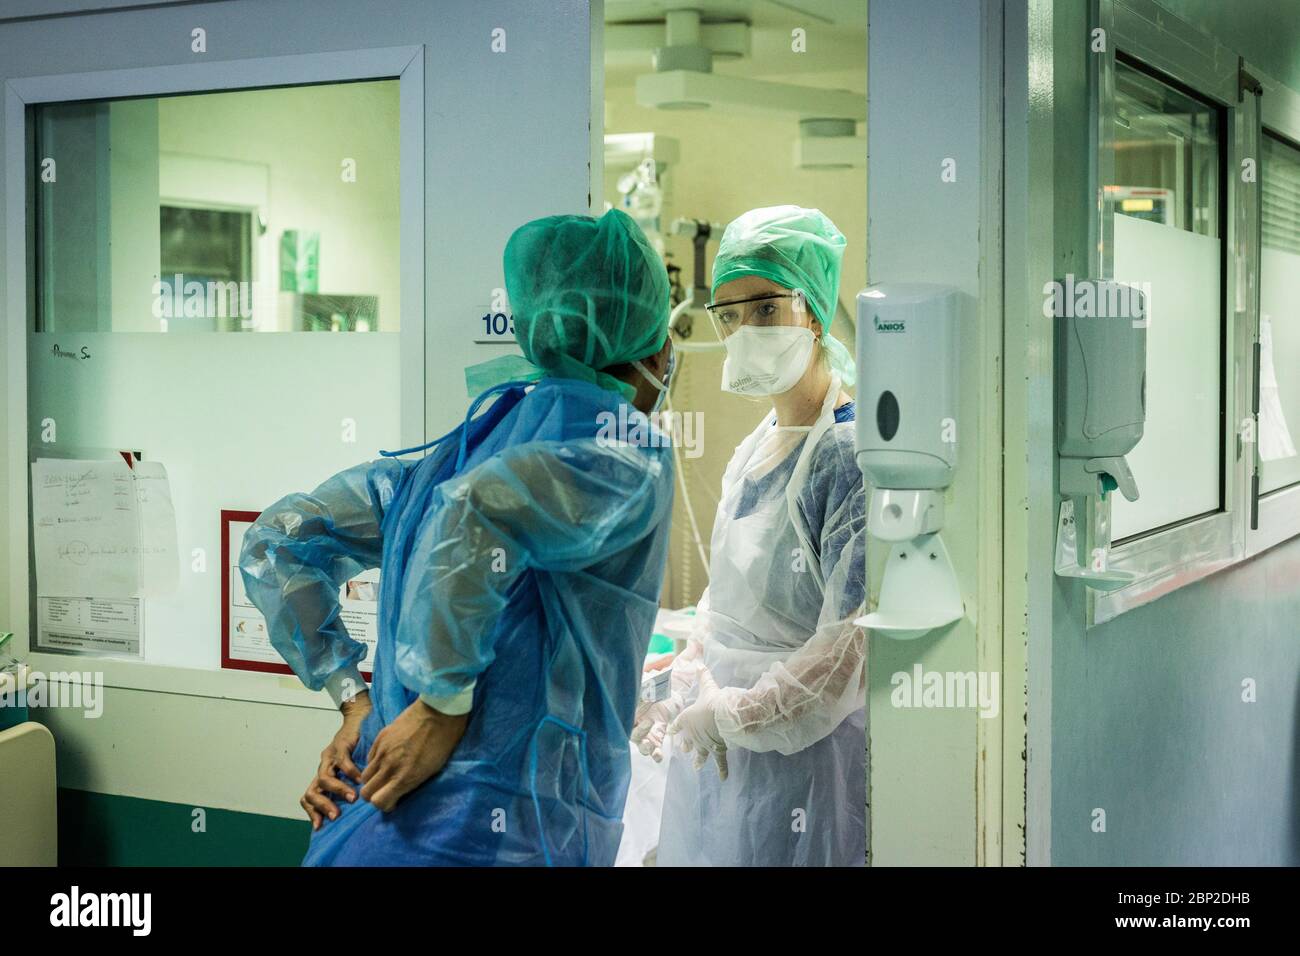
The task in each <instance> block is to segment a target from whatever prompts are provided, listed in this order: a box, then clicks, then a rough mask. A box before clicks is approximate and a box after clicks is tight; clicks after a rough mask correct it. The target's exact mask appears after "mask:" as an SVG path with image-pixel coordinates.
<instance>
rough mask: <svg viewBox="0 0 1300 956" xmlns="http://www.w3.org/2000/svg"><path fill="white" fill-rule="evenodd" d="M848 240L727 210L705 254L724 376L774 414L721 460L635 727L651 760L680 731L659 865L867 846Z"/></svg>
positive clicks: (817, 225) (836, 855) (827, 229)
mask: <svg viewBox="0 0 1300 956" xmlns="http://www.w3.org/2000/svg"><path fill="white" fill-rule="evenodd" d="M844 245H845V242H844V236H843V235H841V234H840V231H839V230H838V229H836V228H835V226H834V224H833V223H832V222H831V221H830V220H829V219H828V218H826V216H824V215H823V214H822V213H821V212H819V211H818V210H816V209H803V208H800V207H798V206H773V207H769V208H764V209H755V210H752V211H750V212H748V213H745V215H743V216H741V217H740V218H738V219H736V220H735V221H734V222H732V223H731V224H730V225H728V226H727V228H726V230H725V231H724V233H723V235H722V239H721V240H720V242H719V245H718V253H717V256H716V257H715V258H714V262H713V290H712V291H713V302H711V303H710V304H709V305H708V307H707V309H708V313H709V316H710V318H711V319H712V320H713V324H714V326H715V328H716V330H717V333H718V337H719V339H721V341H722V343H723V346H724V347H725V349H726V359H725V361H724V363H723V368H722V387H723V389H724V390H726V391H730V392H734V393H737V394H740V395H745V396H751V397H753V398H755V399H756V400H759V401H762V402H764V403H765V404H770V406H771V411H769V412H768V414H767V415H766V416H765V417H764V418H763V419H762V421H761V422H760V423H759V425H758V427H757V428H756V429H754V431H753V432H752V433H751V434H750V435H749V437H747V438H746V439H745V440H744V441H743V442H741V443H740V445H739V446H738V447H737V448H736V451H735V454H734V455H733V456H732V458H731V462H730V464H728V466H727V469H726V472H725V473H724V474H723V478H722V494H721V496H720V500H719V504H718V511H717V515H716V517H715V518H714V522H713V534H712V540H711V547H710V552H709V585H708V588H707V589H706V590H705V592H704V595H703V596H702V597H701V599H700V602H699V606H698V609H697V614H696V617H695V627H694V630H693V633H692V636H691V639H690V641H689V642H688V644H687V647H686V649H685V650H684V651H683V652H682V653H681V654H679V655H678V657H677V658H676V659H675V660H674V662H673V665H672V681H671V686H672V694H671V696H670V697H669V699H668V700H666V701H663V702H661V703H658V704H654V705H651V706H648V707H645V708H643V710H642V712H641V713H640V714H639V715H638V723H637V727H636V728H635V730H634V734H633V739H634V740H635V741H636V742H637V743H638V744H639V745H640V747H641V749H642V751H643V752H645V753H649V754H652V755H653V756H656V757H659V758H661V757H662V754H663V752H664V744H665V740H666V739H671V740H672V741H673V742H674V744H675V745H676V746H675V747H674V748H673V750H672V757H671V762H670V764H669V768H668V783H667V788H666V792H665V795H664V808H663V816H662V822H661V825H660V831H659V850H658V863H659V865H661V866H674V865H711V866H754V865H760V866H761V865H767V866H778V865H785V866H790V865H803V866H814V865H817V866H852V865H862V864H863V863H864V862H865V860H866V803H867V793H866V757H867V737H866V711H865V704H866V687H867V683H866V677H867V661H866V649H867V635H866V633H865V631H864V630H863V629H862V628H861V627H859V626H857V625H855V624H854V623H853V622H854V620H855V619H856V618H858V617H860V616H861V615H862V614H864V613H865V607H864V605H865V601H866V524H867V522H866V501H867V496H866V489H865V486H864V484H863V479H862V473H861V471H859V469H858V466H857V462H856V460H855V456H854V424H853V422H854V404H853V401H852V400H851V398H850V396H849V394H848V393H847V392H845V391H844V390H843V388H844V387H845V386H849V385H852V383H853V378H854V366H853V360H852V358H850V356H849V354H848V351H847V350H846V349H845V348H844V346H843V345H842V344H841V343H840V342H838V341H837V340H836V339H835V338H833V337H832V336H831V334H830V327H831V320H832V319H833V318H834V316H835V306H836V302H837V294H838V287H839V280H840V264H841V260H842V258H843V255H844ZM710 757H712V758H713V759H712V760H710V759H709V758H710Z"/></svg>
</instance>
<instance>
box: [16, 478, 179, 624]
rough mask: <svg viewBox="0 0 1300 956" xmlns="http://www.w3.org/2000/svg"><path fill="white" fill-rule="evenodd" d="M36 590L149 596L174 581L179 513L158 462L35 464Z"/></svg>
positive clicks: (170, 586)
mask: <svg viewBox="0 0 1300 956" xmlns="http://www.w3.org/2000/svg"><path fill="white" fill-rule="evenodd" d="M32 518H33V522H34V526H35V531H34V538H35V545H36V591H37V594H39V595H41V596H43V597H98V598H106V597H148V596H156V595H160V594H165V593H167V592H169V591H171V590H173V589H174V588H175V587H176V582H177V576H178V568H177V563H176V562H177V554H176V515H175V512H174V510H173V508H172V500H171V489H170V488H169V487H168V483H167V471H166V469H165V468H163V466H162V464H160V463H159V462H138V463H137V464H136V466H135V469H134V470H133V469H131V468H129V467H127V464H126V462H125V461H122V460H116V461H84V460H67V459H58V458H41V459H38V460H37V461H35V462H34V463H33V464H32Z"/></svg>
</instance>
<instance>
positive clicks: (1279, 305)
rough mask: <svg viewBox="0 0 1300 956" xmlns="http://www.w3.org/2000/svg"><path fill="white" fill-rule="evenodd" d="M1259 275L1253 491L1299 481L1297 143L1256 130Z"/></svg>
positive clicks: (1299, 192)
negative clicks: (1259, 145) (1260, 144)
mask: <svg viewBox="0 0 1300 956" xmlns="http://www.w3.org/2000/svg"><path fill="white" fill-rule="evenodd" d="M1262 160H1263V161H1262V163H1261V165H1260V182H1261V183H1262V185H1263V200H1264V202H1263V213H1262V220H1261V223H1260V225H1261V232H1262V234H1263V244H1262V248H1261V250H1260V278H1259V321H1260V329H1259V337H1260V357H1259V358H1260V361H1259V374H1260V383H1259V384H1260V389H1259V458H1260V465H1259V490H1260V493H1261V494H1265V493H1267V492H1270V491H1276V490H1278V489H1279V488H1285V487H1287V486H1289V485H1293V484H1296V483H1297V482H1300V456H1298V455H1297V454H1296V441H1297V439H1300V433H1298V432H1297V428H1300V149H1296V147H1294V146H1292V145H1291V144H1290V143H1286V142H1283V141H1282V140H1280V139H1277V138H1275V137H1273V136H1269V135H1265V136H1264V150H1263V157H1262Z"/></svg>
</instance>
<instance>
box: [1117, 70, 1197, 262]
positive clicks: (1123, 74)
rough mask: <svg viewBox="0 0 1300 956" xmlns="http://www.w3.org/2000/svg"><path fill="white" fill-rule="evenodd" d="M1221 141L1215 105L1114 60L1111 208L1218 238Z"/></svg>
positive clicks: (1121, 212)
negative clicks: (1113, 158)
mask: <svg viewBox="0 0 1300 956" xmlns="http://www.w3.org/2000/svg"><path fill="white" fill-rule="evenodd" d="M1219 138H1220V135H1219V114H1218V111H1217V110H1216V109H1215V108H1214V107H1212V106H1210V105H1209V104H1207V103H1202V102H1201V101H1200V100H1197V99H1194V98H1193V97H1191V96H1188V95H1187V94H1185V93H1182V92H1180V91H1179V90H1176V89H1174V88H1173V87H1172V86H1169V85H1168V84H1166V83H1164V82H1162V81H1160V80H1158V79H1156V78H1155V77H1153V76H1148V75H1147V74H1145V73H1143V72H1141V71H1140V70H1137V69H1135V68H1134V67H1131V66H1129V65H1128V64H1126V63H1124V62H1123V61H1118V62H1116V64H1115V184H1114V185H1111V186H1107V187H1106V188H1107V194H1108V196H1109V197H1110V202H1111V207H1112V209H1113V210H1114V211H1115V212H1117V213H1120V214H1121V215H1124V216H1131V217H1133V218H1135V219H1145V220H1147V221H1149V222H1158V223H1161V224H1163V225H1167V226H1173V227H1175V228H1176V229H1186V230H1187V231H1188V232H1195V233H1199V234H1200V235H1203V236H1218V235H1219V234H1220V231H1219Z"/></svg>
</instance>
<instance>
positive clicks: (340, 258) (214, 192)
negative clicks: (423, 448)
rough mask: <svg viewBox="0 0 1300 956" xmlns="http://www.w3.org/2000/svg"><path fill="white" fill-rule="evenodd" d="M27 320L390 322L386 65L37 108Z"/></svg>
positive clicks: (395, 313) (103, 326)
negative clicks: (30, 312) (364, 73)
mask: <svg viewBox="0 0 1300 956" xmlns="http://www.w3.org/2000/svg"><path fill="white" fill-rule="evenodd" d="M34 119H35V130H36V175H37V188H36V197H35V198H36V210H35V212H36V215H35V222H36V264H35V267H36V286H37V288H36V292H37V294H36V296H35V297H34V301H35V312H36V314H35V331H37V332H63V333H69V332H72V333H81V332H201V331H202V332H243V331H259V332H297V331H350V332H377V331H383V332H396V331H397V330H398V328H399V315H400V302H399V298H398V287H399V275H398V264H399V258H398V243H399V224H398V142H399V139H398V81H397V80H380V81H373V82H365V83H339V84H328V85H320V86H306V87H287V88H280V89H269V90H236V91H231V92H223V93H203V94H194V95H185V96H170V97H162V98H149V99H132V100H107V101H96V102H89V103H58V104H51V105H46V106H40V107H36V108H35V109H34Z"/></svg>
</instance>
